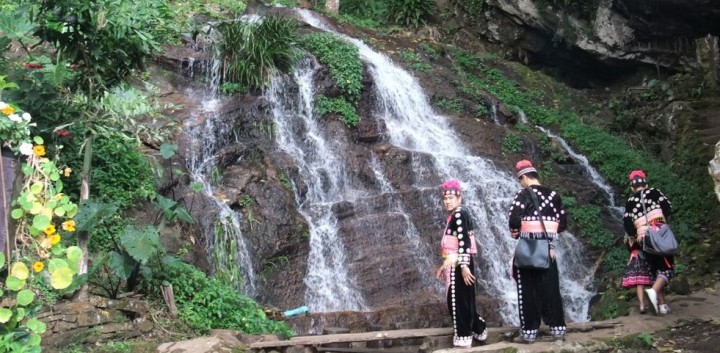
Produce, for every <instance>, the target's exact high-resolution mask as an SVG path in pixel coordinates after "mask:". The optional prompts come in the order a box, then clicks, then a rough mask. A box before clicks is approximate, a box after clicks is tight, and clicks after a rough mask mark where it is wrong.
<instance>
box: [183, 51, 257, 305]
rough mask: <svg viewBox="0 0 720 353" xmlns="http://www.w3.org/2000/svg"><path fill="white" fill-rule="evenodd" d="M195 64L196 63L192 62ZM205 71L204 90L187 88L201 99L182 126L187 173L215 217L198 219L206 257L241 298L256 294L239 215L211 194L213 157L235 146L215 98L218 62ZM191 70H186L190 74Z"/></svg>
mask: <svg viewBox="0 0 720 353" xmlns="http://www.w3.org/2000/svg"><path fill="white" fill-rule="evenodd" d="M192 63H193V64H199V62H198V61H192ZM210 63H211V64H210V65H208V67H203V68H200V69H199V71H201V72H204V73H205V74H206V75H207V76H208V77H209V79H210V81H209V83H208V86H206V87H202V88H188V90H189V92H186V94H187V96H189V97H201V98H200V100H201V104H199V105H198V106H197V107H196V108H194V109H193V110H191V112H190V118H189V119H188V121H187V122H186V124H185V134H186V135H187V136H188V140H189V141H190V144H189V146H188V153H189V162H188V166H187V168H188V170H189V174H190V177H191V178H192V180H193V182H195V183H198V184H199V185H202V193H203V194H204V196H205V198H207V199H208V200H210V201H211V202H212V203H213V204H214V208H215V209H216V210H217V215H216V217H201V218H200V219H198V221H199V222H201V224H202V229H203V233H204V234H203V235H204V237H205V239H208V245H207V246H208V249H207V251H208V254H210V261H211V263H212V265H213V268H214V269H215V271H216V274H221V275H222V276H225V277H226V278H227V279H229V280H230V281H231V282H232V283H233V284H235V285H236V287H237V288H238V289H239V290H241V291H242V292H243V293H244V294H246V295H249V296H254V295H255V294H256V291H257V285H256V274H255V270H254V267H253V263H252V258H251V256H250V252H249V250H248V246H247V244H246V242H245V239H244V237H243V234H242V231H241V226H240V225H241V224H242V222H244V219H243V215H242V214H240V213H238V212H236V211H234V210H232V209H231V208H230V207H229V206H228V205H227V203H226V202H225V201H224V200H223V199H222V196H221V195H218V193H216V191H215V186H214V185H216V184H217V181H218V178H219V175H220V169H219V167H218V164H217V158H216V154H217V152H218V151H220V150H221V149H222V148H224V147H226V146H229V145H231V144H234V143H237V139H236V138H235V137H234V134H233V132H232V129H231V126H229V124H228V123H226V122H225V121H227V120H228V119H222V114H221V113H220V107H221V105H222V104H221V103H222V102H221V101H220V99H219V98H218V95H217V92H218V86H219V81H220V60H219V59H214V60H212V61H211V62H210ZM194 69H195V68H193V67H192V66H190V67H189V70H190V72H191V73H192V72H193V71H194Z"/></svg>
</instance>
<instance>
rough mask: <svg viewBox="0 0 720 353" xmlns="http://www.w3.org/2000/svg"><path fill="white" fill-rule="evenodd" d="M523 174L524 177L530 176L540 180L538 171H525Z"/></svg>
mask: <svg viewBox="0 0 720 353" xmlns="http://www.w3.org/2000/svg"><path fill="white" fill-rule="evenodd" d="M523 175H524V176H526V177H528V178H532V179H535V180H540V174H538V172H527V173H525V174H523ZM518 179H519V178H518Z"/></svg>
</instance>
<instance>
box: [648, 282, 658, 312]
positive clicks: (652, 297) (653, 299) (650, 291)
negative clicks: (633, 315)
mask: <svg viewBox="0 0 720 353" xmlns="http://www.w3.org/2000/svg"><path fill="white" fill-rule="evenodd" d="M645 293H647V295H648V299H650V304H652V307H653V309H655V313H656V314H657V313H659V312H660V310H659V309H658V304H657V294H656V293H655V290H654V289H652V288H648V289H646V290H645Z"/></svg>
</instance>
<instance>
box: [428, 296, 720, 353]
mask: <svg viewBox="0 0 720 353" xmlns="http://www.w3.org/2000/svg"><path fill="white" fill-rule="evenodd" d="M668 305H669V306H670V312H669V313H668V314H667V315H665V316H659V315H655V314H654V313H647V314H644V315H640V314H639V313H638V312H634V313H633V314H631V315H630V316H622V317H619V318H616V319H613V320H612V321H613V322H617V323H619V324H618V325H616V326H615V327H614V328H607V329H595V330H592V331H588V332H570V333H568V335H567V339H566V340H565V341H564V342H549V341H548V342H546V341H542V340H539V341H537V342H535V343H533V344H522V343H514V342H517V341H518V339H517V338H516V339H515V341H514V342H512V343H511V342H504V341H503V342H498V343H492V344H486V345H483V346H476V347H471V348H463V349H442V350H436V351H434V353H449V352H452V353H461V352H465V353H470V352H512V351H513V350H508V348H515V349H516V352H517V353H530V352H674V353H711V352H712V353H714V352H720V284H714V285H713V286H712V287H709V288H705V289H703V290H700V291H697V292H695V293H692V294H690V295H686V296H678V295H669V296H668ZM641 334H642V336H643V338H644V340H645V341H646V342H647V343H652V346H650V345H648V344H647V343H645V342H643V339H641V338H637V335H641ZM629 336H632V337H629ZM611 339H615V341H614V343H613V344H608V343H607V341H609V340H611ZM495 341H497V339H496V340H495Z"/></svg>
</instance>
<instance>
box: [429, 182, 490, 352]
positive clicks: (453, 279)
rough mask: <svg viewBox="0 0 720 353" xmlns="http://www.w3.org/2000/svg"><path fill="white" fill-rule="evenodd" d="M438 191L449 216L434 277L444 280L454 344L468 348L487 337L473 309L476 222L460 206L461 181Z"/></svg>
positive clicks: (447, 183) (485, 330)
mask: <svg viewBox="0 0 720 353" xmlns="http://www.w3.org/2000/svg"><path fill="white" fill-rule="evenodd" d="M441 192H442V203H443V207H444V208H445V210H446V211H448V215H447V223H446V226H445V231H444V232H443V236H442V241H441V248H442V257H443V264H442V266H440V268H439V269H438V270H437V274H436V276H437V278H438V279H444V280H445V288H446V289H447V305H448V311H449V312H450V317H451V318H452V321H453V345H454V346H455V347H470V346H472V340H473V338H474V339H476V340H478V341H484V340H485V339H486V338H487V325H486V324H485V320H483V318H481V317H480V316H479V315H478V314H477V310H476V309H475V275H474V272H475V266H474V262H473V255H475V254H476V253H477V246H476V244H475V232H474V229H475V222H473V219H472V218H471V217H470V213H469V212H468V211H467V210H466V209H464V208H463V207H462V206H461V205H462V191H461V189H460V182H458V181H457V180H448V181H446V182H444V183H443V184H442V190H441Z"/></svg>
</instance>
